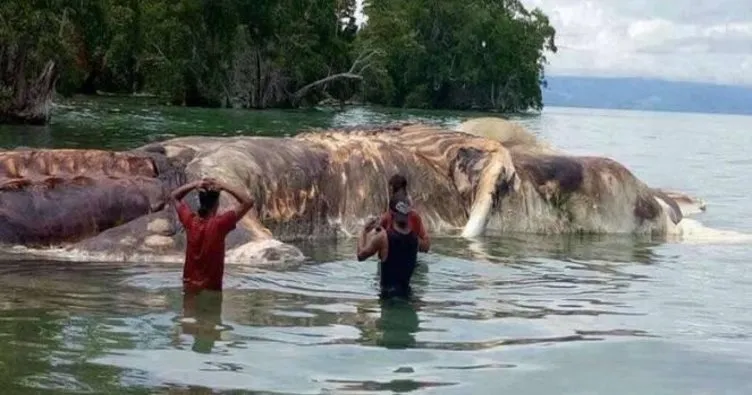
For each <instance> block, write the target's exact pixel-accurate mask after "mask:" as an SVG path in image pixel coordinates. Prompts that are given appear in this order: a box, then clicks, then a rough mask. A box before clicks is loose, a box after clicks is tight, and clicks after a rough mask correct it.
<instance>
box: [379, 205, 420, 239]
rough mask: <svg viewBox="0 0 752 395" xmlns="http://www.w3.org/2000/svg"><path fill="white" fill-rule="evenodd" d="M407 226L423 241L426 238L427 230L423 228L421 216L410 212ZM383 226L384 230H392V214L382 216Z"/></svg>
mask: <svg viewBox="0 0 752 395" xmlns="http://www.w3.org/2000/svg"><path fill="white" fill-rule="evenodd" d="M407 225H408V226H409V227H410V229H411V230H413V231H414V232H415V233H416V234H417V235H418V237H420V238H421V239H425V238H426V228H424V227H423V220H421V219H420V215H418V213H416V212H415V211H412V210H411V211H410V212H409V213H408V214H407ZM381 226H382V227H383V228H384V229H390V228H391V226H392V213H391V212H389V211H387V212H385V213H384V214H382V215H381Z"/></svg>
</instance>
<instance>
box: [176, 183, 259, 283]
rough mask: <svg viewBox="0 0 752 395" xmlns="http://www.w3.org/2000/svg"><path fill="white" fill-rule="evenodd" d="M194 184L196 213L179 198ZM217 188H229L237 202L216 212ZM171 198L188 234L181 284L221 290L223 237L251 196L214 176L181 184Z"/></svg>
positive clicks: (238, 218) (223, 258) (250, 202)
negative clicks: (196, 194)
mask: <svg viewBox="0 0 752 395" xmlns="http://www.w3.org/2000/svg"><path fill="white" fill-rule="evenodd" d="M196 188H199V191H198V200H199V209H198V213H193V212H192V211H191V209H190V207H188V205H187V204H186V203H185V202H183V201H182V199H183V198H184V197H185V195H187V194H188V192H190V191H191V190H193V189H196ZM220 191H226V192H228V193H229V194H230V195H232V196H234V197H235V199H237V200H238V201H239V202H240V204H238V205H237V206H235V207H234V208H233V209H232V210H228V211H226V212H224V213H222V214H219V215H217V208H219V193H220ZM172 198H173V200H174V202H175V203H176V204H175V209H176V210H177V213H178V218H179V219H180V223H182V224H183V227H184V228H185V232H186V236H187V237H186V239H187V245H186V249H185V264H184V266H183V286H184V288H185V289H186V290H190V291H200V290H203V289H209V290H214V291H221V290H222V277H223V276H224V269H225V237H226V236H227V234H228V233H230V232H231V231H232V230H233V229H235V224H236V223H237V222H238V221H240V219H241V218H243V216H244V215H245V214H246V213H247V212H248V210H250V209H251V207H253V200H251V198H250V197H249V196H248V195H246V194H245V193H243V192H240V191H238V190H236V189H234V188H232V187H230V186H228V185H226V184H224V183H221V182H218V181H216V180H213V179H203V180H201V181H195V182H192V183H188V184H186V185H183V186H181V187H180V188H177V189H176V190H175V191H173V192H172Z"/></svg>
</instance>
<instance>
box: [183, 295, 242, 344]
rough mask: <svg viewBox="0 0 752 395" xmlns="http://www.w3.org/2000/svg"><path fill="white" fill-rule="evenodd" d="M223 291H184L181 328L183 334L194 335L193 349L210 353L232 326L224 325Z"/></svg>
mask: <svg viewBox="0 0 752 395" xmlns="http://www.w3.org/2000/svg"><path fill="white" fill-rule="evenodd" d="M222 300H223V294H222V292H215V291H203V292H190V291H184V292H183V317H182V319H180V328H181V330H182V332H183V334H187V335H191V336H193V339H194V340H193V345H192V347H191V350H193V351H195V352H198V353H203V354H208V353H210V352H211V351H212V348H213V347H214V343H215V342H216V341H217V340H219V339H220V338H221V336H222V331H224V330H228V329H231V327H229V328H228V327H223V326H222Z"/></svg>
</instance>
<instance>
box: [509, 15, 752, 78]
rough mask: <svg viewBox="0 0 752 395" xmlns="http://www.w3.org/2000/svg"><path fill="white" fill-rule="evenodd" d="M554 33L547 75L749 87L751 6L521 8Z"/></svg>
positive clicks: (751, 63) (751, 75)
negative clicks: (539, 16)
mask: <svg viewBox="0 0 752 395" xmlns="http://www.w3.org/2000/svg"><path fill="white" fill-rule="evenodd" d="M521 1H522V3H523V4H524V5H525V6H526V7H527V8H528V9H532V8H534V7H538V8H540V9H542V10H543V12H544V13H546V14H547V15H548V16H549V18H550V22H551V24H552V25H553V26H554V28H555V29H556V45H557V47H558V51H557V53H556V54H550V53H549V54H548V55H547V58H548V60H549V65H548V67H547V68H546V74H547V75H576V76H597V77H648V78H660V79H668V80H679V81H696V82H711V83H720V84H732V85H752V0H710V1H709V0H521Z"/></svg>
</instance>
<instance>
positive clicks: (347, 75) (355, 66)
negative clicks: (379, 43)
mask: <svg viewBox="0 0 752 395" xmlns="http://www.w3.org/2000/svg"><path fill="white" fill-rule="evenodd" d="M377 53H378V51H376V50H372V51H367V52H362V53H361V54H360V55H358V57H357V58H356V59H355V61H353V63H352V65H351V66H350V69H349V70H348V71H345V72H342V73H337V74H330V75H328V76H326V77H324V78H322V79H320V80H316V81H313V82H311V83H310V84H308V85H305V86H304V87H302V88H300V89H298V90H297V91H296V92H295V93H293V94H292V95H291V96H292V97H291V98H290V102H291V103H292V105H293V106H297V104H298V102H300V100H301V99H302V98H303V97H305V95H306V94H307V93H308V92H309V91H310V90H311V89H313V88H315V87H317V86H319V85H322V84H326V83H328V82H331V81H334V80H340V79H354V80H362V79H363V72H364V71H366V70H368V69H369V68H370V67H371V63H370V60H371V58H373V56H374V55H376V54H377Z"/></svg>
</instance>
